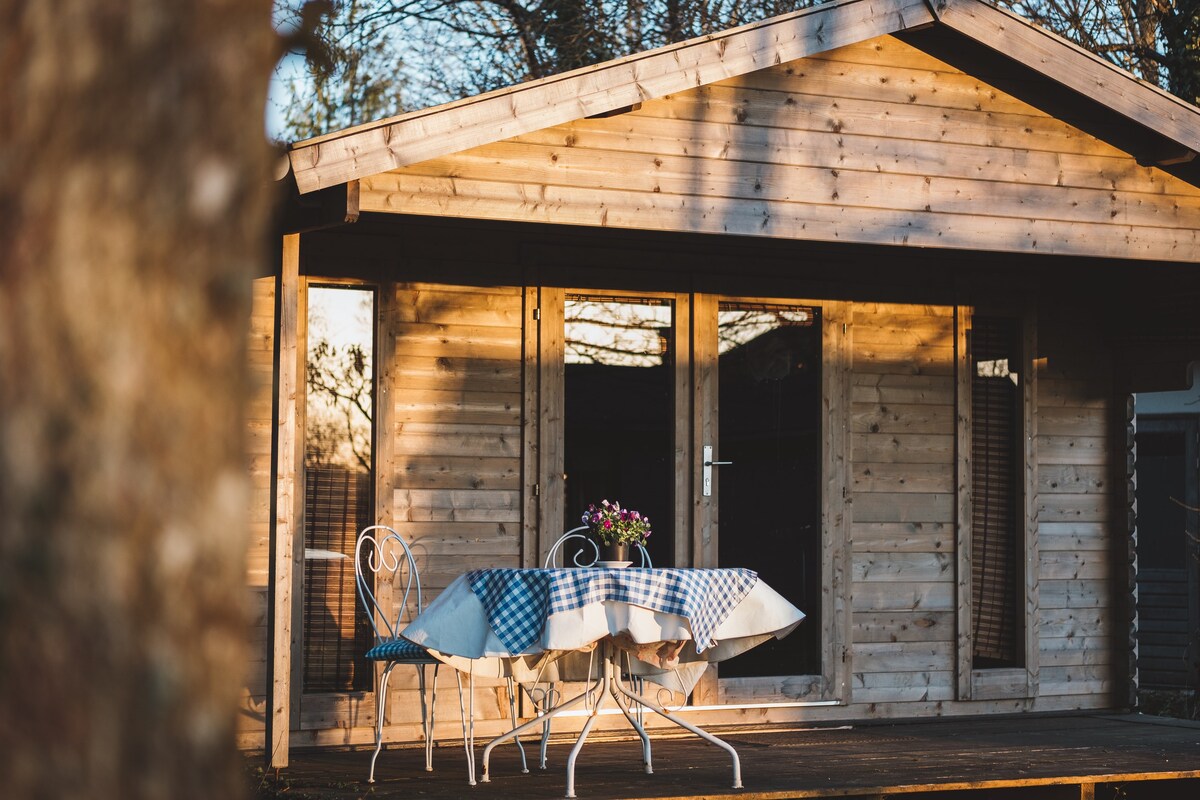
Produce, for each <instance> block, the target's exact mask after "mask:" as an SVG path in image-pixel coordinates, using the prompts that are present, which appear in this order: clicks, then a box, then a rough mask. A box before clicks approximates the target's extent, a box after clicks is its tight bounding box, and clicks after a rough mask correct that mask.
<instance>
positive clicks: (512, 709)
mask: <svg viewBox="0 0 1200 800" xmlns="http://www.w3.org/2000/svg"><path fill="white" fill-rule="evenodd" d="M508 715H509V718H510V719H512V724H513V727H514V728H515V727H517V685H516V681H514V680H513V679H512V678H509V679H508ZM513 741H514V742H516V743H517V750H519V751H520V752H521V773H522V774H524V773H527V772H529V764H528V762H526V761H525V745H523V744H521V737H520V736H514V737H513Z"/></svg>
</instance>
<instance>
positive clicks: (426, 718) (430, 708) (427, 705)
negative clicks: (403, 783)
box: [415, 664, 438, 772]
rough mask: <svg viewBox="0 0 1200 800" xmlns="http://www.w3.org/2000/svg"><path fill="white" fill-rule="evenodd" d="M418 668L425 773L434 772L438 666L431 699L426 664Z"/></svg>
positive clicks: (434, 675)
mask: <svg viewBox="0 0 1200 800" xmlns="http://www.w3.org/2000/svg"><path fill="white" fill-rule="evenodd" d="M415 666H416V668H417V681H418V689H419V692H420V695H421V734H422V735H423V736H424V737H425V771H426V772H433V722H434V715H435V714H436V713H437V674H438V668H437V664H434V665H433V687H432V688H433V691H432V693H431V695H432V696H431V697H428V698H427V697H426V695H425V667H426V665H425V664H417V665H415Z"/></svg>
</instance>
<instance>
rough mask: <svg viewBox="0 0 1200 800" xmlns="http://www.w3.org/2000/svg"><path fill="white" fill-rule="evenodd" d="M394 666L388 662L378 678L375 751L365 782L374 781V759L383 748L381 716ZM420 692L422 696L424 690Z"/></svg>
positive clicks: (385, 709) (384, 707) (385, 705)
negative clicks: (381, 675)
mask: <svg viewBox="0 0 1200 800" xmlns="http://www.w3.org/2000/svg"><path fill="white" fill-rule="evenodd" d="M395 666H396V665H395V664H388V665H387V667H385V668H384V670H383V677H382V678H380V679H379V689H378V692H379V696H378V697H376V698H375V752H374V753H373V754H372V755H371V771H370V772H369V773H368V774H367V783H374V782H375V759H377V758H379V751H380V750H381V749H383V716H384V713H385V712H386V711H387V685H388V677H390V676H391V674H392V668H393V667H395ZM421 694H422V696H424V692H422V693H421ZM422 713H423V712H422Z"/></svg>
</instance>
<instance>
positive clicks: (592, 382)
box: [563, 294, 675, 567]
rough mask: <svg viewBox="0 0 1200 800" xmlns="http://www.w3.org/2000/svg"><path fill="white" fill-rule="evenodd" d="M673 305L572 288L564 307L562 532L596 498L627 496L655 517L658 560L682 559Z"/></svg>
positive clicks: (626, 502) (653, 548)
mask: <svg viewBox="0 0 1200 800" xmlns="http://www.w3.org/2000/svg"><path fill="white" fill-rule="evenodd" d="M672 311H673V307H672V304H671V302H670V301H669V300H665V299H657V298H631V297H601V296H596V295H582V294H569V295H567V297H566V302H565V305H564V314H563V317H564V325H565V362H566V363H565V378H564V380H565V387H564V391H565V408H564V424H565V438H566V442H565V470H564V471H565V478H564V485H565V507H564V508H565V511H564V517H565V519H564V521H563V530H564V531H565V530H569V529H571V528H574V527H577V526H579V525H580V524H581V523H580V517H581V516H582V515H583V512H584V509H586V508H587V506H588V504H589V503H597V504H598V503H599V502H600V501H601V500H604V499H608V500H613V501H620V503H621V505H622V506H624V507H627V508H633V509H636V510H638V511H640V512H642V513H643V514H645V515H647V516H649V518H650V521H651V527H652V531H653V532H652V534H651V536H650V539H649V541H648V543H647V548H648V550H649V551H650V556H651V558H652V559H653V562H654V565H655V566H656V567H669V566H674V547H673V541H672V539H673V535H672V533H673V530H674V519H673V514H672V510H673V508H674V497H675V494H674V492H675V473H674V466H673V465H674V461H673V458H674V451H673V447H674V442H673V438H674V436H673V431H674V429H675V405H674V394H673V387H674V383H673V374H674V371H673V366H672V364H673V352H674V347H673V342H674V339H675V332H674V327H673V313H672ZM572 555H573V553H572V552H566V553H564V557H565V558H564V560H565V561H566V562H569V561H570V558H571V557H572Z"/></svg>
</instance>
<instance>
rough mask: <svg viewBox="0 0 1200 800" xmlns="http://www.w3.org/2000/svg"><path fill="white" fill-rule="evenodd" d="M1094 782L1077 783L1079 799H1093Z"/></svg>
mask: <svg viewBox="0 0 1200 800" xmlns="http://www.w3.org/2000/svg"><path fill="white" fill-rule="evenodd" d="M1095 798H1096V784H1094V783H1081V784H1079V800H1095Z"/></svg>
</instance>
